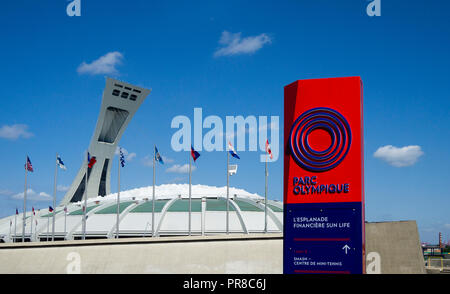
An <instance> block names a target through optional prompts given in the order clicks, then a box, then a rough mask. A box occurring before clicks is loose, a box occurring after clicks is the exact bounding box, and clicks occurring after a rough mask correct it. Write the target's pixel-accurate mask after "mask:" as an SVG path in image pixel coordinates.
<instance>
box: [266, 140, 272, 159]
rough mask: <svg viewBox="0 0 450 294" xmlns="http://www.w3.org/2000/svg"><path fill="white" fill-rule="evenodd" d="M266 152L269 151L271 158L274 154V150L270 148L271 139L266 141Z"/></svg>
mask: <svg viewBox="0 0 450 294" xmlns="http://www.w3.org/2000/svg"><path fill="white" fill-rule="evenodd" d="M266 152H267V153H269V155H270V159H272V158H273V155H272V150H270V145H269V139H267V141H266Z"/></svg>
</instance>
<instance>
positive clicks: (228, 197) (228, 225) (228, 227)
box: [226, 151, 230, 235]
mask: <svg viewBox="0 0 450 294" xmlns="http://www.w3.org/2000/svg"><path fill="white" fill-rule="evenodd" d="M229 167H230V152H228V151H227V229H226V231H227V235H228V233H229V229H230V223H229V209H230V207H229V201H230V186H229V182H230V180H229V177H230V173H229Z"/></svg>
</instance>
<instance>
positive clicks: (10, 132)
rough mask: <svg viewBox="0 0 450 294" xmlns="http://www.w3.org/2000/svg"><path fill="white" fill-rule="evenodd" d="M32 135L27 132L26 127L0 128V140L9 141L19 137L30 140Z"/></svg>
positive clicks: (20, 125) (17, 125)
mask: <svg viewBox="0 0 450 294" xmlns="http://www.w3.org/2000/svg"><path fill="white" fill-rule="evenodd" d="M32 136H33V134H32V133H30V132H28V126H27V125H23V124H16V125H10V126H8V125H4V126H3V127H1V128H0V138H4V139H9V140H17V139H19V138H20V137H22V138H25V139H26V138H30V137H32Z"/></svg>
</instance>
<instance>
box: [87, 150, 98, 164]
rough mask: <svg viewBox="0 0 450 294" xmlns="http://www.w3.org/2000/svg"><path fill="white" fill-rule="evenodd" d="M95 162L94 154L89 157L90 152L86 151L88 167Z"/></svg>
mask: <svg viewBox="0 0 450 294" xmlns="http://www.w3.org/2000/svg"><path fill="white" fill-rule="evenodd" d="M96 162H97V159H96V158H95V156H92V157H91V154H90V153H89V152H88V167H89V168H92V167H93V166H94V164H95V163H96Z"/></svg>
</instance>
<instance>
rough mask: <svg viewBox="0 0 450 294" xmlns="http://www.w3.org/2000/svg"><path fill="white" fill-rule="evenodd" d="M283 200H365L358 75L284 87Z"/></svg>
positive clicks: (314, 201) (360, 97)
mask: <svg viewBox="0 0 450 294" xmlns="http://www.w3.org/2000/svg"><path fill="white" fill-rule="evenodd" d="M284 96H285V104H284V115H285V118H284V121H285V124H284V146H285V156H284V202H285V203H286V204H293V203H337V202H364V196H363V195H364V187H363V183H364V182H363V179H364V173H363V133H362V130H363V126H362V122H363V118H362V113H363V111H362V105H363V97H362V85H361V79H360V78H359V77H347V78H329V79H312V80H299V81H296V82H294V83H292V84H290V85H287V86H286V87H285V88H284Z"/></svg>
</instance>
